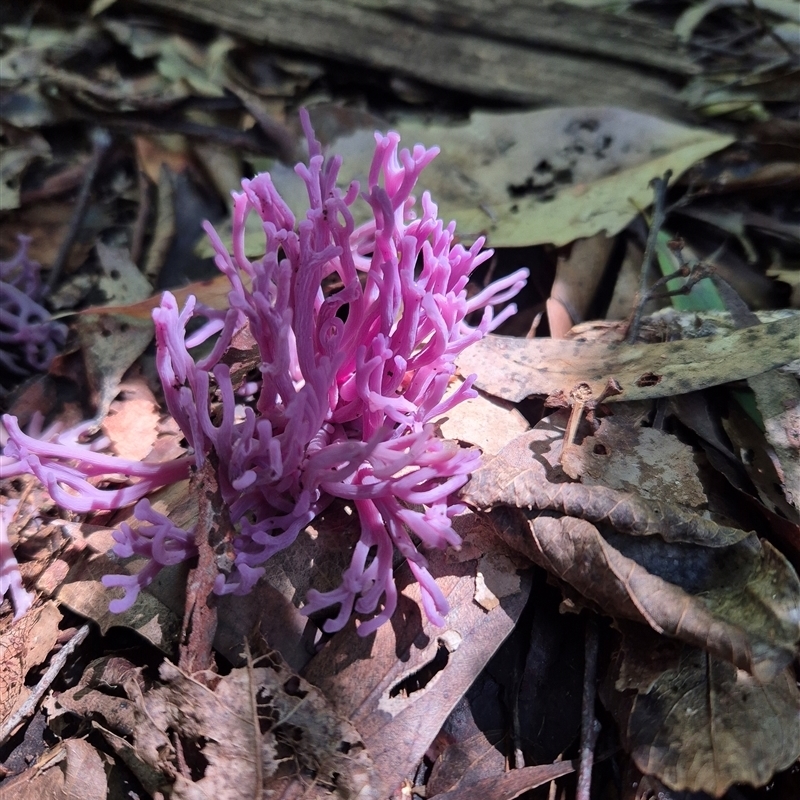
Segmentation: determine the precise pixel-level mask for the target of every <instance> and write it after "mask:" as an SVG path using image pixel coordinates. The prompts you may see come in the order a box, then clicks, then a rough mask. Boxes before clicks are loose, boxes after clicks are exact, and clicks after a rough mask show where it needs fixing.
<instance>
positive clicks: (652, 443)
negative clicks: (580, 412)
mask: <svg viewBox="0 0 800 800" xmlns="http://www.w3.org/2000/svg"><path fill="white" fill-rule="evenodd" d="M615 408H616V409H620V410H621V409H625V408H627V406H619V405H617V406H615ZM567 453H568V455H569V456H570V459H571V463H572V466H573V468H574V469H575V471H576V473H578V474H580V478H581V483H583V484H584V485H585V486H607V487H608V488H610V489H619V490H621V491H628V492H631V491H633V492H637V493H638V494H640V495H642V497H644V498H645V499H648V500H658V499H659V498H662V497H669V498H670V500H671V501H672V502H673V503H680V504H681V505H684V506H692V507H700V506H702V505H704V504H705V502H706V495H705V492H704V491H703V486H702V484H701V483H700V480H699V478H698V476H697V464H695V461H694V458H693V453H692V448H691V447H690V446H689V445H687V444H685V443H683V442H681V441H680V439H678V438H677V437H676V436H671V435H669V434H667V433H665V432H664V431H662V430H658V429H657V428H649V427H643V426H640V425H636V426H632V425H630V424H629V422H628V420H626V419H624V416H623V415H620V416H618V415H616V414H615V415H614V416H613V417H604V418H603V420H602V421H601V422H600V427H599V428H598V429H597V431H596V432H595V433H594V435H593V436H587V437H586V438H585V439H584V440H583V442H581V445H580V447H576V446H574V445H573V446H572V447H571V448H569V450H568V451H567Z"/></svg>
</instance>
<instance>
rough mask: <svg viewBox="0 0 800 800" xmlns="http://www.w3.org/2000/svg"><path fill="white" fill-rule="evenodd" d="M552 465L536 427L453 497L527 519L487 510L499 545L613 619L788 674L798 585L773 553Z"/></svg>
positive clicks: (676, 509) (553, 450)
mask: <svg viewBox="0 0 800 800" xmlns="http://www.w3.org/2000/svg"><path fill="white" fill-rule="evenodd" d="M559 455H560V439H559V430H558V428H557V427H556V426H554V425H552V423H551V425H550V427H549V428H548V427H546V426H544V425H541V424H540V426H537V428H534V430H532V431H530V432H528V433H526V434H524V435H523V436H521V437H520V438H519V439H518V440H517V441H516V442H514V443H512V444H511V445H509V446H508V447H506V448H505V449H504V450H503V451H501V452H500V453H499V454H498V455H497V456H496V457H495V458H494V459H493V460H492V461H490V462H489V463H488V464H487V465H486V466H484V467H482V468H481V469H480V470H478V471H477V472H476V473H475V474H474V475H473V477H472V479H471V481H470V483H469V484H467V486H466V488H465V490H463V492H462V495H463V497H464V499H465V500H467V502H469V503H471V504H473V505H476V506H478V507H482V508H487V507H491V506H496V505H498V504H501V503H503V504H507V505H509V506H515V507H516V508H517V509H527V510H525V511H516V510H511V509H508V508H502V507H501V508H498V509H496V510H495V512H493V514H492V519H493V521H494V523H495V524H496V526H497V530H498V533H499V534H500V536H501V537H502V538H503V539H504V540H505V541H506V542H507V543H509V544H510V545H511V546H512V547H515V548H516V549H518V550H519V551H520V552H523V553H524V554H525V555H527V556H528V557H529V558H530V559H531V560H532V561H534V562H535V563H537V564H539V565H540V566H542V567H544V568H545V569H547V570H548V571H549V572H550V573H551V574H553V575H555V576H556V577H558V578H559V580H561V581H563V582H564V583H566V584H568V585H569V586H571V587H573V588H574V589H576V590H577V591H578V592H579V593H580V594H581V595H582V596H583V597H584V598H587V599H588V600H590V601H591V602H592V603H594V604H596V605H597V606H599V607H600V608H601V609H602V610H603V611H605V612H606V613H608V614H610V615H611V616H615V617H618V618H623V619H632V620H636V621H639V622H644V623H645V624H647V625H649V626H650V627H651V628H652V629H653V630H655V631H657V632H658V633H665V634H667V635H669V636H672V637H676V638H678V639H681V640H683V641H685V642H689V643H690V644H693V645H695V646H697V647H701V648H705V649H707V650H708V651H709V652H710V653H712V654H713V655H715V656H717V657H719V658H722V659H725V660H727V661H730V662H731V663H733V664H735V665H737V666H738V667H740V668H742V669H746V670H748V671H749V672H751V673H753V674H754V675H756V677H758V678H759V679H762V680H770V679H772V678H774V677H775V675H777V674H778V673H780V672H781V671H782V670H783V669H785V668H786V666H787V665H788V664H790V663H791V661H792V659H793V658H794V654H795V652H796V647H797V642H798V640H800V580H798V577H797V575H796V573H795V572H794V570H793V569H792V567H791V565H790V564H789V562H788V561H787V560H786V559H785V558H784V557H783V556H782V555H781V554H780V553H779V552H778V551H777V550H776V549H775V548H774V547H772V546H771V545H770V544H769V543H767V542H760V541H759V540H758V538H757V537H756V536H755V534H748V533H746V532H745V531H741V530H737V529H735V528H728V527H724V526H721V525H718V524H717V523H715V522H713V521H712V520H709V519H705V518H704V517H702V516H700V515H698V514H694V513H693V512H691V511H689V510H688V509H685V508H683V507H682V506H678V505H675V504H672V503H667V502H664V501H652V500H651V501H645V500H644V499H643V498H641V497H640V496H638V495H635V494H631V493H625V492H619V491H615V490H613V489H609V488H607V487H602V486H582V485H579V484H572V483H566V482H563V474H562V476H561V478H558V476H557V474H556V473H557V466H555V465H557V464H558V457H559ZM552 480H561V481H562V482H559V483H554V482H551V481H552ZM553 511H557V512H559V513H560V514H564V515H566V516H561V517H554V516H552V515H551V512H553ZM591 523H596V524H591ZM598 525H600V526H602V530H603V533H601V531H600V530H599V529H598V527H597V526H598ZM609 528H610V530H609Z"/></svg>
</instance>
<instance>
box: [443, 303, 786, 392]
mask: <svg viewBox="0 0 800 800" xmlns="http://www.w3.org/2000/svg"><path fill="white" fill-rule="evenodd" d="M799 357H800V338H798V336H797V320H796V319H795V318H794V317H785V318H782V319H778V320H774V321H772V322H768V323H762V324H761V325H754V326H753V327H751V328H745V329H742V330H738V331H734V332H733V333H729V334H725V335H720V336H706V337H703V338H699V339H687V340H685V341H670V342H663V343H659V344H633V345H628V344H624V343H612V344H608V343H605V342H583V341H578V340H571V339H565V340H555V339H518V338H514V337H509V336H493V335H489V336H487V337H486V338H484V339H482V340H481V341H480V342H477V343H476V344H474V345H472V347H469V348H467V350H465V351H464V352H463V353H462V354H461V355H460V356H459V357H458V359H457V364H458V367H459V370H461V372H462V373H464V374H471V373H473V372H475V373H477V375H478V380H477V381H476V386H477V387H478V388H479V389H483V390H484V391H485V392H488V393H489V394H493V395H496V396H497V397H502V398H503V399H504V400H511V401H512V402H519V401H520V400H522V399H523V398H525V397H528V396H529V395H534V394H538V395H549V396H552V395H558V394H559V393H563V395H564V396H569V393H570V391H571V390H572V389H573V388H574V387H575V386H576V385H577V384H579V383H587V384H588V385H589V386H590V388H591V390H592V392H593V394H594V396H595V397H598V396H599V395H600V394H601V393H602V392H603V390H604V389H605V387H606V385H607V383H608V381H609V380H610V379H611V378H614V379H615V380H616V381H617V382H618V383H619V384H620V386H621V387H622V392H621V393H620V394H618V395H614V396H611V397H608V398H607V402H612V403H613V402H623V401H626V400H644V399H653V398H656V397H669V396H671V395H674V394H684V393H686V392H691V391H696V390H698V389H705V388H708V387H709V386H717V385H719V384H721V383H729V382H730V381H735V380H741V379H743V378H750V377H752V376H753V375H760V374H761V373H762V372H766V371H767V370H769V369H773V368H774V367H779V366H782V365H784V364H788V363H789V362H791V361H794V360H795V359H797V358H799Z"/></svg>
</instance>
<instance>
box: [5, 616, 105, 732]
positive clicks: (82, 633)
mask: <svg viewBox="0 0 800 800" xmlns="http://www.w3.org/2000/svg"><path fill="white" fill-rule="evenodd" d="M88 635H89V625H88V624H87V625H84V626H83V627H82V628H81V629H80V630H79V631H78V632H77V633H76V634H75V635H74V636H73V637H72V638H71V639H70V640H69V641H68V642H67V643H66V644H65V645H64V646H63V647H62V648H61V650H59V651H58V653H56V655H55V656H54V657H53V660H52V662H51V663H50V666H49V667H48V668H47V671H46V672H45V673H44V675H42V679H41V680H40V681H39V683H38V684H37V685H36V688H35V689H34V690H33V691H32V692H31V694H30V696H29V697H28V699H27V700H26V701H25V702H24V703H23V704H22V705H21V706H20V707H19V708H18V709H17V710H16V711H15V712H14V713H13V714H12V715H11V716H10V717H9V718H8V719H7V720H6V721H5V722H4V723H3V726H2V727H0V745H3V744H5V742H6V740H7V739H8V738H9V737H10V736H11V734H12V733H13V732H14V731H15V730H16V728H17V726H18V725H19V724H20V723H21V722H23V721H24V720H26V719H27V718H28V717H30V716H31V715H32V714H33V712H34V711H35V710H36V706H37V705H39V701H40V700H41V699H42V697H44V694H45V692H46V691H47V690H48V688H49V687H50V684H51V683H52V682H53V681H54V680H55V679H56V676H57V675H58V673H59V672H61V670H62V669H63V668H64V665H65V664H66V663H67V659H68V658H69V657H70V656H71V655H72V654H73V653H74V652H75V650H76V649H77V647H78V645H79V644H80V643H81V642H82V641H83V640H84V639H85V638H86V637H87V636H88Z"/></svg>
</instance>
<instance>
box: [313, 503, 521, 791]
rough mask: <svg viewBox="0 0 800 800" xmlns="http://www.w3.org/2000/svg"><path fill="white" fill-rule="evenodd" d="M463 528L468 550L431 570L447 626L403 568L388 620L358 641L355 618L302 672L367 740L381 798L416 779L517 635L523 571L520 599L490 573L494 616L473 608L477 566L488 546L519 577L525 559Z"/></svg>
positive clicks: (477, 522)
mask: <svg viewBox="0 0 800 800" xmlns="http://www.w3.org/2000/svg"><path fill="white" fill-rule="evenodd" d="M456 522H457V523H458V525H457V529H458V532H459V533H460V534H461V535H462V536H463V537H464V539H465V546H464V548H463V550H462V553H461V554H458V553H449V554H448V553H442V552H440V551H434V552H431V553H430V554H429V564H430V572H431V574H432V575H433V576H434V577H435V578H436V582H437V584H438V585H439V588H440V589H441V590H442V592H443V593H444V595H445V596H446V597H447V599H448V601H449V603H450V613H449V614H448V615H447V617H446V618H445V627H443V628H437V627H435V626H434V625H433V624H432V623H431V622H430V621H429V620H428V619H427V617H425V616H424V615H423V614H422V612H421V609H420V601H421V598H420V592H419V586H418V584H417V583H416V582H412V581H411V576H410V572H409V571H408V570H405V569H404V570H402V571H398V589H399V590H400V597H399V599H398V606H397V611H396V612H395V615H394V617H393V618H392V620H391V622H390V623H388V624H386V625H384V626H382V627H381V628H379V629H378V630H377V631H376V632H375V634H374V635H372V636H368V637H360V636H358V633H357V632H356V628H355V624H354V622H353V621H352V620H351V622H350V623H349V624H348V625H347V627H345V628H344V629H343V630H342V631H341V632H340V633H338V634H336V635H335V636H334V637H333V639H332V640H331V641H330V642H329V643H328V644H327V645H326V646H325V648H324V649H323V650H322V651H321V652H320V653H319V654H318V655H317V656H315V657H314V658H313V659H312V660H311V662H310V663H309V665H308V667H307V668H306V670H305V676H306V677H307V678H308V679H309V680H310V681H312V682H313V683H314V684H316V685H317V686H319V687H320V689H321V690H322V691H323V692H324V693H325V696H326V697H327V698H328V699H329V700H330V701H331V703H332V704H333V706H334V707H335V708H336V710H337V712H338V713H339V714H340V715H341V716H343V717H345V718H347V719H349V720H350V721H351V722H352V723H353V725H355V726H356V728H357V729H358V730H359V732H360V733H361V735H362V737H363V741H364V744H365V745H366V746H367V749H368V750H369V753H370V755H371V756H372V758H373V761H374V763H375V767H374V769H375V772H374V783H373V785H374V786H375V788H376V790H378V792H379V794H380V796H381V797H384V796H387V795H388V794H389V793H391V792H392V791H394V790H395V789H396V788H397V787H398V786H399V785H400V783H401V781H402V780H403V779H404V778H406V777H408V776H409V775H410V774H411V773H412V771H413V770H414V768H415V767H416V765H417V764H418V763H419V761H420V759H421V758H422V756H423V755H424V753H425V751H426V750H427V748H428V746H429V745H430V743H431V742H432V741H433V740H434V737H435V736H436V734H437V733H438V731H439V729H440V728H441V727H442V724H443V723H444V721H445V719H446V718H447V716H448V715H449V713H450V711H451V710H452V709H453V707H454V706H455V704H456V703H457V702H458V700H459V698H460V697H461V696H462V695H463V694H464V692H465V691H466V690H467V689H468V688H469V686H470V685H471V684H472V682H473V681H474V680H475V678H476V677H477V675H478V674H479V673H480V671H481V669H483V667H484V666H485V664H486V663H487V662H488V660H489V658H490V657H491V656H492V655H493V654H494V652H495V650H496V649H497V648H498V647H499V646H500V644H501V643H502V641H503V640H504V639H505V638H506V636H508V634H509V633H510V632H511V630H512V628H513V627H514V624H515V622H516V620H517V618H518V617H519V615H520V613H521V612H522V609H523V607H524V606H525V602H526V600H527V597H528V594H529V592H530V577H529V575H528V574H526V573H524V572H523V573H522V574H521V575H518V576H515V577H517V578H518V580H519V590H518V591H517V592H514V593H509V592H508V591H507V589H506V588H505V586H498V585H496V584H495V583H494V582H493V581H492V577H491V575H490V574H487V575H486V576H485V581H486V584H487V586H488V587H489V589H490V590H492V592H493V593H494V594H495V596H496V597H497V598H498V599H499V600H500V602H499V604H498V605H497V606H496V607H495V608H493V609H492V610H491V611H486V610H485V609H483V608H481V606H479V605H478V604H477V603H476V602H474V597H475V590H476V574H477V571H478V559H479V557H480V555H481V554H482V553H483V552H484V551H485V550H486V548H487V547H488V546H491V547H492V549H493V550H494V552H495V553H498V552H501V553H502V552H505V553H506V555H507V556H508V558H509V559H510V560H511V564H512V565H517V566H516V570H515V571H517V570H519V568H520V566H519V561H518V556H516V554H515V553H514V551H513V550H511V549H507V548H503V547H502V543H500V542H498V541H497V539H496V538H494V534H493V532H492V530H491V528H487V527H486V525H485V524H484V523H483V522H482V521H481V519H480V518H479V517H477V516H476V515H474V514H469V515H466V516H464V517H459V518H457V519H456ZM491 542H494V543H493V544H490V543H491ZM498 545H499V547H498Z"/></svg>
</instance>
